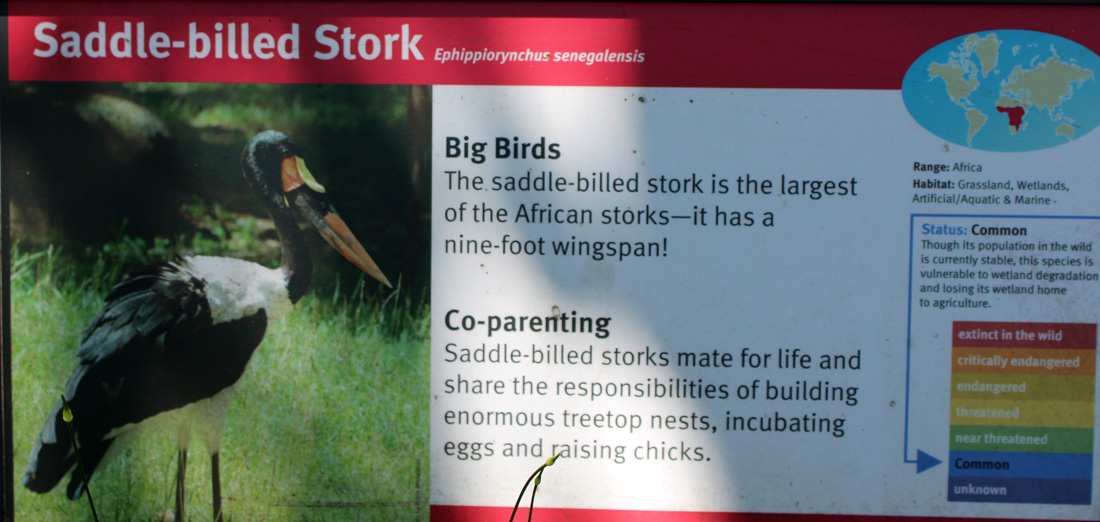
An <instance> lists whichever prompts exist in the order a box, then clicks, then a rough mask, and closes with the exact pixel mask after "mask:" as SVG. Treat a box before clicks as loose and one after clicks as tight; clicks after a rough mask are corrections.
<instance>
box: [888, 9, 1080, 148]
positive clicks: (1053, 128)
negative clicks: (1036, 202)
mask: <svg viewBox="0 0 1100 522" xmlns="http://www.w3.org/2000/svg"><path fill="white" fill-rule="evenodd" d="M1098 70H1100V57H1097V55H1096V54H1095V53H1093V52H1092V51H1090V50H1089V49H1087V48H1085V47H1082V46H1081V45H1079V44H1077V43H1075V42H1073V41H1070V40H1067V39H1065V38H1061V37H1059V36H1055V35H1051V34H1046V33H1039V32H1034V31H1022V30H1004V31H995V32H994V31H990V32H983V33H974V34H970V35H966V36H962V37H959V38H956V39H952V40H949V41H947V42H944V43H942V44H940V45H938V46H936V47H934V48H932V49H931V50H929V51H928V52H926V53H925V54H924V55H922V56H921V57H920V58H919V59H917V61H915V62H914V63H913V65H912V66H910V68H909V71H908V72H907V73H906V76H905V80H904V83H903V85H902V97H903V99H904V101H905V105H906V108H907V109H908V110H909V113H910V114H911V115H912V116H913V118H914V119H916V120H917V122H918V123H920V124H921V125H922V126H923V127H924V128H925V129H927V130H928V131H930V132H932V133H933V134H935V135H937V136H939V137H941V138H943V139H946V140H948V141H950V142H952V143H956V144H959V145H965V146H967V147H971V148H975V149H981V150H992V151H1004V152H1010V151H1028V150H1039V149H1045V148H1049V147H1054V146H1057V145H1061V144H1064V143H1068V142H1069V141H1072V140H1074V139H1078V138H1080V137H1081V136H1083V135H1085V134H1087V133H1088V132H1089V131H1091V130H1092V129H1094V128H1096V127H1097V126H1098V125H1100V85H1097V78H1096V71H1098Z"/></svg>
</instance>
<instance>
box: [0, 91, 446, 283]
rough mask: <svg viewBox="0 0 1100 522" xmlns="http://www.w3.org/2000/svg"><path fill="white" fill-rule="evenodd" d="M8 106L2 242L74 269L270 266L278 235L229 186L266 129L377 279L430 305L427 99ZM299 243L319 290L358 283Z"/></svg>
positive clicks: (90, 96)
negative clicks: (41, 252) (122, 259)
mask: <svg viewBox="0 0 1100 522" xmlns="http://www.w3.org/2000/svg"><path fill="white" fill-rule="evenodd" d="M5 96H8V97H10V99H9V100H6V103H5V105H4V106H5V107H6V108H10V110H7V109H6V113H5V114H4V117H5V125H10V127H9V128H10V129H12V131H11V133H10V134H9V135H8V136H7V137H8V139H9V143H10V144H11V145H10V146H9V147H7V148H6V149H5V154H4V158H3V159H4V162H5V171H4V172H5V177H6V178H7V179H6V180H5V181H6V183H7V185H6V188H7V189H8V190H9V201H10V203H11V210H12V213H11V216H12V219H11V223H12V239H13V240H15V241H16V242H17V243H20V244H22V245H24V249H25V250H34V249H37V248H44V247H46V246H54V247H55V248H60V249H61V251H62V252H67V253H68V254H69V255H71V256H75V257H77V258H78V260H80V261H82V262H83V264H86V265H91V264H92V263H93V262H94V261H95V260H96V259H97V258H99V257H102V256H103V255H105V254H106V255H108V257H109V256H110V253H111V250H112V249H113V248H116V249H117V248H122V249H125V250H128V251H129V252H128V254H129V255H130V257H129V258H128V259H127V260H129V261H132V260H133V258H134V256H133V254H134V253H135V252H134V250H135V249H136V250H139V251H140V250H142V249H144V250H145V252H146V253H148V254H149V255H148V256H147V257H148V258H149V259H148V260H149V261H159V260H163V259H166V258H170V257H172V256H174V255H189V254H194V253H203V254H213V255H228V256H233V257H238V258H242V259H249V260H253V261H257V262H260V263H262V264H265V265H267V266H275V265H277V264H278V260H279V253H278V244H277V242H276V236H275V231H274V228H273V226H272V225H271V222H270V220H269V218H268V216H267V215H266V213H265V212H264V210H263V208H262V207H261V206H260V205H259V202H258V201H257V198H256V197H255V196H254V195H253V194H252V193H251V191H250V190H249V189H248V187H247V185H246V184H245V181H244V178H243V177H242V176H241V174H240V153H241V149H242V148H243V147H244V144H245V143H246V142H247V141H248V140H249V139H250V138H251V137H252V136H254V135H255V134H256V133H258V132H260V131H263V130H267V129H274V130H279V131H282V132H284V133H286V134H288V135H290V136H291V137H293V138H294V139H295V140H296V141H298V143H299V145H301V146H302V148H303V150H304V154H305V159H306V162H307V165H309V168H310V170H311V171H312V172H313V173H314V175H315V176H316V177H317V178H318V180H319V181H320V182H321V183H322V184H323V185H325V187H326V189H327V193H328V195H329V196H330V199H331V200H332V201H333V204H334V205H335V206H336V208H337V209H338V210H339V211H340V214H341V216H342V217H343V218H344V219H345V221H347V223H348V225H349V227H350V228H351V230H352V231H353V232H354V233H355V234H356V236H357V237H358V238H359V240H360V241H361V242H362V243H363V245H364V246H365V247H366V249H367V251H368V252H370V254H371V255H372V257H374V259H375V261H376V262H377V263H378V265H379V266H380V267H381V268H382V270H383V272H385V273H386V275H387V277H389V278H390V280H391V281H395V282H397V281H401V285H402V286H403V287H404V289H405V291H406V292H405V295H418V296H422V299H425V300H426V299H427V292H426V288H427V285H428V278H429V256H428V233H429V226H428V225H429V222H428V219H429V218H428V212H429V209H430V202H429V201H428V197H429V196H428V195H429V194H430V190H428V187H427V185H426V184H427V182H428V181H427V180H428V176H427V175H426V172H427V166H428V162H429V161H430V152H429V143H428V142H429V140H430V135H429V129H430V110H429V109H428V107H430V99H429V96H430V91H429V88H428V87H417V86H413V87H410V86H362V85H267V84H171V83H116V84H109V83H107V84H105V83H94V84H92V83H73V84H69V83H49V84H46V83H34V84H14V85H12V87H11V89H9V90H8V91H7V92H6V93H5ZM307 236H308V237H310V240H311V241H315V248H313V249H312V252H313V253H314V255H315V256H316V257H317V258H318V262H317V263H315V271H314V288H315V289H316V291H318V292H323V293H328V292H329V291H330V290H331V289H332V288H333V287H336V286H341V285H342V286H344V287H345V288H351V287H354V286H356V285H357V282H358V280H359V279H361V274H360V273H358V270H357V269H356V268H355V267H354V266H352V265H351V264H350V263H347V262H346V261H344V260H343V259H342V258H340V257H339V255H338V254H336V253H335V252H333V251H332V250H331V249H330V248H328V247H327V246H325V245H324V244H323V242H321V241H320V238H318V237H317V234H312V233H311V234H307ZM119 245H124V246H119ZM137 257H139V258H140V257H145V256H140V255H139V256H137ZM131 268H136V266H132V267H127V270H128V269H131Z"/></svg>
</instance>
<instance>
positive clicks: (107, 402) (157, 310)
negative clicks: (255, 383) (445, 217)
mask: <svg viewBox="0 0 1100 522" xmlns="http://www.w3.org/2000/svg"><path fill="white" fill-rule="evenodd" d="M241 170H242V172H243V173H244V175H245V177H246V178H247V179H248V180H249V183H250V185H251V186H252V188H253V190H254V191H255V192H256V193H257V195H258V196H259V197H260V199H261V201H262V202H263V204H264V207H265V208H266V209H267V211H268V213H270V214H271V217H272V219H273V220H274V222H275V228H276V231H277V232H278V234H279V239H280V243H281V246H282V251H283V252H282V263H281V264H280V267H279V268H277V269H268V268H266V267H263V266H261V265H257V264H255V263H249V262H246V261H240V260H237V259H230V258H217V257H206V256H196V257H188V258H183V259H179V260H176V261H172V262H167V263H161V264H157V265H152V266H147V267H144V268H140V269H138V270H136V271H134V272H132V273H131V274H129V275H128V276H127V277H126V279H125V280H124V281H123V282H122V283H120V284H119V285H117V286H115V287H114V289H113V290H111V292H110V294H108V295H107V298H106V299H105V304H104V306H103V309H102V310H100V312H99V313H98V315H96V317H95V318H94V319H93V320H92V322H91V324H90V325H89V326H88V328H87V330H86V331H85V332H84V335H83V337H82V338H81V341H80V347H79V349H78V350H77V357H79V359H80V360H79V364H78V366H77V368H76V370H74V371H73V374H72V376H70V377H69V381H68V383H67V384H66V386H65V392H64V393H65V396H66V397H67V398H68V400H69V404H70V407H71V409H72V411H73V413H74V418H73V428H74V431H75V432H76V436H77V442H78V444H79V447H80V451H81V457H82V458H83V461H84V466H85V470H86V471H87V472H88V474H89V479H90V478H91V476H92V475H93V474H94V473H95V470H96V468H97V466H99V465H100V464H101V463H102V462H103V460H104V458H105V457H106V456H108V455H109V453H110V451H111V450H112V449H113V448H115V447H117V445H118V444H119V443H120V442H124V441H125V439H126V438H127V437H129V436H132V434H133V433H135V428H136V427H138V426H141V425H145V424H150V423H159V424H166V425H167V426H168V427H169V428H170V429H175V430H178V432H177V433H178V436H179V448H180V450H179V466H180V469H179V471H178V473H177V481H178V484H177V499H176V511H177V519H178V520H182V518H183V504H182V494H183V491H182V485H183V478H184V470H185V469H186V451H187V447H188V444H189V442H190V438H191V431H192V429H195V431H197V432H198V433H199V435H200V437H201V438H203V439H204V442H205V443H206V445H207V448H208V449H209V451H210V452H211V457H212V458H211V461H212V468H211V473H212V475H213V477H212V483H213V487H214V492H213V497H214V518H215V520H219V519H220V518H221V509H220V502H221V497H220V490H219V488H220V485H219V479H218V460H217V457H218V451H219V448H220V444H221V432H222V428H223V427H224V423H225V415H226V412H227V410H228V406H229V402H230V401H231V400H232V397H233V385H234V384H235V383H236V382H237V381H238V380H239V379H240V377H241V375H243V374H244V371H245V368H247V366H248V361H249V360H250V359H251V357H252V353H253V352H254V351H255V349H256V347H257V346H259V344H260V341H261V340H263V337H264V333H265V332H266V330H267V326H268V324H269V323H271V322H274V321H277V320H278V319H279V318H281V317H282V316H283V315H284V314H286V312H288V311H289V309H290V308H291V306H292V305H293V304H294V303H296V302H297V301H298V300H299V299H300V298H301V297H302V296H303V295H304V293H305V292H306V289H307V288H308V286H309V279H310V272H311V271H312V263H311V261H310V256H309V250H308V248H307V245H306V243H305V241H304V238H303V236H302V234H301V232H300V230H299V228H298V225H297V222H296V220H295V218H294V215H293V213H292V212H291V211H290V207H289V206H288V204H289V205H291V206H293V207H294V208H295V209H297V210H298V211H299V213H301V214H302V215H303V216H304V217H305V218H306V219H307V220H308V221H310V222H311V224H313V225H314V226H315V227H316V228H317V229H318V230H319V231H320V233H321V235H322V236H323V237H324V238H325V240H326V241H328V242H329V243H330V244H331V245H332V246H333V247H334V248H336V249H337V250H339V251H340V252H341V253H342V254H343V255H344V256H345V257H347V258H348V259H349V260H350V261H352V262H353V263H354V264H355V265H356V266H358V267H359V268H360V269H362V270H364V271H365V272H367V273H368V274H370V275H371V276H373V277H375V278H377V279H378V280H379V281H381V282H383V283H385V284H387V285H389V282H388V281H387V280H386V277H385V276H384V275H382V273H381V271H379V269H378V267H377V266H376V265H375V264H374V262H373V261H372V260H371V259H370V256H369V255H367V253H366V252H365V251H364V250H363V248H362V246H361V245H359V242H358V241H357V240H356V239H355V237H354V236H353V235H352V234H351V232H350V231H348V229H347V226H346V225H345V224H344V222H343V221H342V220H341V219H340V218H339V216H338V215H337V214H336V212H335V210H334V209H332V207H331V205H329V204H328V203H327V202H326V201H325V200H324V199H323V196H322V195H321V192H323V191H324V189H323V187H321V185H320V184H318V183H317V182H316V180H314V179H313V177H312V175H311V174H310V173H309V171H308V170H307V169H306V167H305V163H304V162H303V161H302V159H301V152H300V151H299V149H298V146H297V145H296V144H295V143H294V142H293V141H292V140H291V139H290V138H288V137H287V136H285V135H283V134H281V133H278V132H273V131H267V132H264V133H261V134H259V135H257V136H256V137H255V138H253V139H252V140H251V141H250V142H249V143H248V145H247V146H246V147H245V149H244V151H243V152H242V155H241ZM75 465H76V457H75V454H73V452H72V441H71V439H70V437H69V432H68V430H67V428H66V427H65V425H64V422H63V420H62V419H61V403H60V401H58V403H57V404H56V405H55V406H54V408H53V410H52V411H51V412H50V413H49V415H48V416H47V418H46V424H45V426H44V427H43V429H42V432H41V434H40V435H39V438H38V441H37V442H36V444H35V447H34V451H33V453H32V455H31V459H30V463H29V464H28V466H27V471H26V473H25V475H24V479H23V483H24V485H25V486H26V487H27V488H29V489H31V490H32V491H36V492H47V491H50V490H52V489H53V488H54V487H55V486H56V485H57V484H58V483H59V482H60V481H61V480H62V478H64V476H65V475H66V474H67V473H70V472H71V478H70V479H69V483H68V487H67V493H68V496H69V498H72V499H76V498H78V497H79V496H80V495H81V493H82V492H83V489H84V486H85V484H84V482H83V479H82V478H81V476H80V472H79V470H78V469H76V468H75Z"/></svg>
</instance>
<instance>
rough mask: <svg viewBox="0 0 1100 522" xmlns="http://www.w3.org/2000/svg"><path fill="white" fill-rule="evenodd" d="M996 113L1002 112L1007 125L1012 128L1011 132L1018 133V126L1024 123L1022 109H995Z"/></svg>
mask: <svg viewBox="0 0 1100 522" xmlns="http://www.w3.org/2000/svg"><path fill="white" fill-rule="evenodd" d="M997 112H1003V113H1005V114H1007V115H1008V124H1009V125H1010V126H1011V127H1012V130H1013V131H1019V130H1020V125H1022V124H1023V123H1024V112H1025V111H1024V108H1023V107H1000V106H998V107H997Z"/></svg>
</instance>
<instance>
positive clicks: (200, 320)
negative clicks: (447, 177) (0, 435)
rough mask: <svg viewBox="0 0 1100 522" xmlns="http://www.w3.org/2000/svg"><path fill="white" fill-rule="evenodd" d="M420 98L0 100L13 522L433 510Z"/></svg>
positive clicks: (417, 93) (412, 93) (21, 87)
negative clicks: (430, 502)
mask: <svg viewBox="0 0 1100 522" xmlns="http://www.w3.org/2000/svg"><path fill="white" fill-rule="evenodd" d="M430 95H431V91H430V88H429V87H409V86H335V85H248V84H241V85H224V84H216V85H215V84H62V83H53V84H38V83H35V84H18V83H17V84H12V85H11V87H10V88H9V89H7V90H6V92H4V99H3V112H4V117H5V120H4V124H5V133H4V140H5V141H4V143H3V144H2V146H3V150H4V151H5V154H4V156H3V176H4V179H3V182H4V185H3V187H4V191H5V193H6V194H5V195H6V201H7V202H8V204H9V209H10V210H9V215H10V227H11V228H10V230H11V233H10V241H8V243H7V244H5V245H4V247H5V249H6V253H5V254H6V255H7V256H8V260H9V263H10V267H11V269H10V274H11V275H10V281H5V282H4V287H5V288H6V290H8V291H10V294H11V307H10V321H11V329H10V334H11V344H10V346H11V363H10V364H11V370H12V417H13V421H12V437H13V440H12V443H13V447H12V450H13V457H14V468H15V471H14V473H15V476H14V477H11V478H10V479H11V480H12V483H13V484H14V489H15V496H14V502H15V513H14V515H15V520H17V521H24V520H27V521H30V520H60V521H65V520H91V519H92V518H91V515H92V513H91V507H90V506H89V503H88V501H87V495H86V493H87V492H89V491H90V493H91V496H92V498H93V499H94V502H95V509H96V511H97V512H98V514H99V517H100V518H101V519H102V520H136V521H167V520H175V521H182V520H211V521H221V520H226V521H229V520H234V521H242V520H275V521H277V520H295V521H298V520H421V519H426V518H427V513H428V507H427V498H428V497H427V492H428V484H427V480H428V479H427V477H428V430H429V426H428V425H429V420H428V408H429V405H428V398H429V384H428V379H429V367H428V365H429V363H428V360H429V351H430V347H429V331H430V328H429V302H428V296H429V288H428V285H429V280H428V279H429V271H430V266H429V263H430V260H429V256H428V252H429V248H428V237H429V233H430V221H429V216H428V212H429V209H430V202H429V201H428V199H427V198H428V195H429V194H430V188H429V186H428V183H429V176H428V174H427V173H428V172H429V162H430V142H429V138H430V121H431V115H430ZM8 151H12V152H8ZM62 395H64V398H65V400H66V401H67V404H68V406H69V411H71V413H72V420H71V422H69V423H67V422H66V421H65V420H64V409H63V407H62V404H63V403H62ZM70 428H71V431H70ZM70 433H73V434H74V436H70ZM74 438H75V446H76V447H78V448H79V452H74V450H73V447H74Z"/></svg>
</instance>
